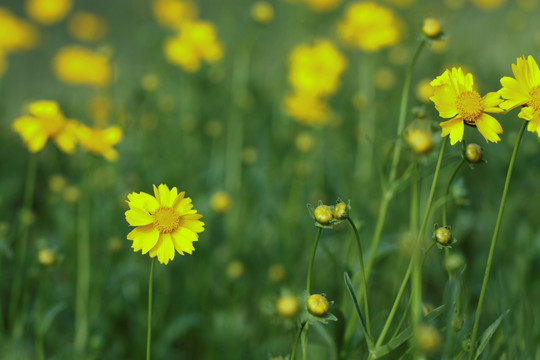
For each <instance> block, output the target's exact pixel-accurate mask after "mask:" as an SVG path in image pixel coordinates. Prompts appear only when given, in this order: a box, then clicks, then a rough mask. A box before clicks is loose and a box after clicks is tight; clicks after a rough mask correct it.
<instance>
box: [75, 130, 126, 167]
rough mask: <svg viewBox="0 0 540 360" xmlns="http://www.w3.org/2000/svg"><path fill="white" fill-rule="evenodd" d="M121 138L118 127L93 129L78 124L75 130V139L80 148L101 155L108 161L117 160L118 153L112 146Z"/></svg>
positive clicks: (120, 131)
mask: <svg viewBox="0 0 540 360" xmlns="http://www.w3.org/2000/svg"><path fill="white" fill-rule="evenodd" d="M122 136H123V134H122V129H120V128H119V127H118V126H110V127H108V128H105V129H95V128H90V127H88V126H86V125H84V124H79V126H78V128H77V139H78V141H79V143H80V144H81V146H82V147H83V148H85V149H86V150H88V151H90V152H91V153H94V154H96V155H103V157H104V158H105V159H107V160H109V161H116V160H117V159H118V152H117V151H116V149H114V148H113V146H114V145H116V144H118V143H119V142H120V141H121V140H122Z"/></svg>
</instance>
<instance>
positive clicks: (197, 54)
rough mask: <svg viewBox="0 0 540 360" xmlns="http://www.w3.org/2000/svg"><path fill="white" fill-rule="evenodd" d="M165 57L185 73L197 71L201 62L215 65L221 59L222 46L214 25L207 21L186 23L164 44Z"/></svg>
mask: <svg viewBox="0 0 540 360" xmlns="http://www.w3.org/2000/svg"><path fill="white" fill-rule="evenodd" d="M164 50H165V57H166V58H167V60H168V61H170V62H171V63H173V64H176V65H179V66H180V67H182V68H183V69H184V70H185V71H188V72H195V71H197V70H199V68H200V66H201V61H202V60H204V61H206V62H208V63H215V62H217V61H219V60H221V58H222V57H223V45H222V44H221V42H220V41H219V40H218V38H217V33H216V29H215V27H214V25H212V24H211V23H209V22H207V21H186V22H183V23H181V24H180V27H179V32H178V34H177V35H176V36H174V37H172V38H169V39H167V41H166V42H165V49H164Z"/></svg>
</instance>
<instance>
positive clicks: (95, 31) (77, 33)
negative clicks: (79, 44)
mask: <svg viewBox="0 0 540 360" xmlns="http://www.w3.org/2000/svg"><path fill="white" fill-rule="evenodd" d="M67 27H68V31H69V33H70V35H71V36H73V37H74V38H75V39H78V40H82V41H88V42H93V41H98V40H101V39H102V38H103V37H104V36H105V34H106V33H107V23H106V22H105V19H103V18H102V17H101V16H98V15H95V14H92V13H89V12H86V11H77V12H76V13H74V14H73V15H72V16H71V17H70V18H69V21H68V24H67Z"/></svg>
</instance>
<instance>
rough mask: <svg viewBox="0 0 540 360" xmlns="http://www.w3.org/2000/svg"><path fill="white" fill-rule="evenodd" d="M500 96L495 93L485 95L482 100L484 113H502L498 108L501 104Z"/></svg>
mask: <svg viewBox="0 0 540 360" xmlns="http://www.w3.org/2000/svg"><path fill="white" fill-rule="evenodd" d="M502 101H503V100H502V99H501V96H500V95H499V94H498V93H496V92H490V93H487V94H486V95H485V96H484V97H483V98H482V106H483V107H484V111H486V112H490V113H502V112H503V110H502V109H501V108H500V107H499V104H500V103H502Z"/></svg>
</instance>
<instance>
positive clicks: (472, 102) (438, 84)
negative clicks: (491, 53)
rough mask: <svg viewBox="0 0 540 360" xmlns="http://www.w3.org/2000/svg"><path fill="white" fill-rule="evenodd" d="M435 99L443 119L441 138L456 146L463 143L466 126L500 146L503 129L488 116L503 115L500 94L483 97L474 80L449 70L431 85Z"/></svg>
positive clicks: (465, 74)
mask: <svg viewBox="0 0 540 360" xmlns="http://www.w3.org/2000/svg"><path fill="white" fill-rule="evenodd" d="M431 86H433V89H434V95H433V96H432V97H431V98H430V99H431V101H433V102H434V103H435V108H436V109H437V110H438V111H439V115H440V116H441V117H443V118H451V119H450V120H448V121H445V122H442V123H441V124H440V125H441V127H442V133H441V136H446V135H450V143H451V144H452V145H454V144H455V143H456V142H458V141H461V140H462V139H463V132H464V124H467V125H469V126H473V127H476V128H477V129H478V131H479V132H480V133H481V134H482V136H483V137H484V138H485V139H486V141H488V142H489V141H492V142H498V141H499V140H501V139H500V138H499V136H498V134H502V132H503V129H502V127H501V125H500V124H499V122H497V120H495V118H493V117H492V116H491V115H488V114H486V112H489V113H501V112H502V109H500V108H499V107H498V105H499V104H500V103H501V102H502V99H501V98H500V97H499V94H497V93H496V92H490V93H488V94H486V95H485V96H484V97H481V96H480V95H479V94H478V92H476V91H475V90H474V88H473V76H472V74H470V73H463V70H462V69H461V68H452V70H446V71H445V72H444V73H443V74H442V75H440V76H438V77H437V78H435V80H433V81H432V82H431Z"/></svg>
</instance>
